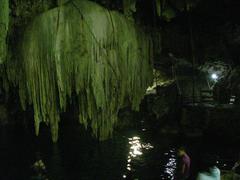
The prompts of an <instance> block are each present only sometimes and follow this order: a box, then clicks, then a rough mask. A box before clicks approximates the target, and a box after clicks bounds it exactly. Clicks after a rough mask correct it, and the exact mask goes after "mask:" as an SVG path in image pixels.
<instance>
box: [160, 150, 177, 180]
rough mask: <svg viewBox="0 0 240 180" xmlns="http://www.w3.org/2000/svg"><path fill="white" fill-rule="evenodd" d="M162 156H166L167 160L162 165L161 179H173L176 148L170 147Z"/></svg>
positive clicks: (175, 165)
mask: <svg viewBox="0 0 240 180" xmlns="http://www.w3.org/2000/svg"><path fill="white" fill-rule="evenodd" d="M164 156H166V159H168V162H167V163H166V164H165V165H164V166H163V167H164V174H165V175H162V176H161V179H168V180H174V178H175V172H176V169H177V157H176V150H175V149H170V150H169V152H166V153H164Z"/></svg>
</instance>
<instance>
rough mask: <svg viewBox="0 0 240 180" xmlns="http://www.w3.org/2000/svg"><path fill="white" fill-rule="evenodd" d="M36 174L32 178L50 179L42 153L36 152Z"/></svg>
mask: <svg viewBox="0 0 240 180" xmlns="http://www.w3.org/2000/svg"><path fill="white" fill-rule="evenodd" d="M32 168H33V170H34V176H33V177H32V178H31V179H36V180H48V178H47V176H46V166H45V164H44V162H43V160H42V158H41V155H40V153H37V154H36V161H35V162H34V164H33V165H32Z"/></svg>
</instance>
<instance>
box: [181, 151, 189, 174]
mask: <svg viewBox="0 0 240 180" xmlns="http://www.w3.org/2000/svg"><path fill="white" fill-rule="evenodd" d="M182 165H184V166H185V171H184V172H183V174H184V176H185V177H188V176H189V174H190V165H191V159H190V157H189V156H188V155H187V154H186V153H185V154H184V155H183V156H182Z"/></svg>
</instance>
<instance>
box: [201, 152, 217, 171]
mask: <svg viewBox="0 0 240 180" xmlns="http://www.w3.org/2000/svg"><path fill="white" fill-rule="evenodd" d="M216 165H217V156H216V155H212V154H204V155H203V156H202V157H201V159H200V163H199V166H200V171H205V172H209V171H210V168H213V167H214V166H216Z"/></svg>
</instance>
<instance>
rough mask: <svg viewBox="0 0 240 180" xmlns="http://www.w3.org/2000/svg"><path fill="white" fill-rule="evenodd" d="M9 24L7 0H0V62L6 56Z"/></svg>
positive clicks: (0, 62)
mask: <svg viewBox="0 0 240 180" xmlns="http://www.w3.org/2000/svg"><path fill="white" fill-rule="evenodd" d="M8 24H9V0H0V64H2V63H3V62H4V61H5V59H6V56H7V32H8Z"/></svg>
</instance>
